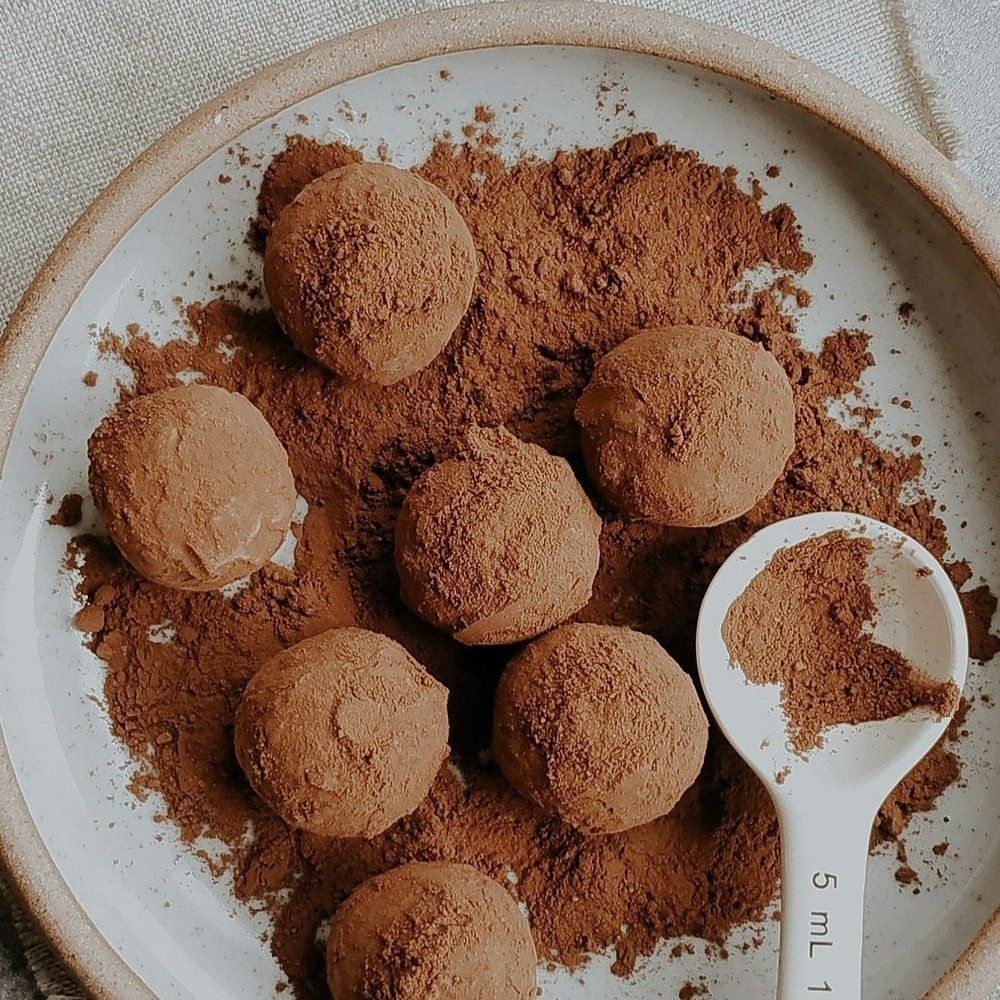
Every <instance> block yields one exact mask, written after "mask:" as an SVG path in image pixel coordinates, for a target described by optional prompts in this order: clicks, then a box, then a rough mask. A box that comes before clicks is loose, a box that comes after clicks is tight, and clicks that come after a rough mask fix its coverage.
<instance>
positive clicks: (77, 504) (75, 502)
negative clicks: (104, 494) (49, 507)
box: [49, 493, 83, 528]
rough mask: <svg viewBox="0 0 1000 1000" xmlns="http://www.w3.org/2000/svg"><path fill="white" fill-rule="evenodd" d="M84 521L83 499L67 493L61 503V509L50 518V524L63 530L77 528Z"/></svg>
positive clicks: (77, 495) (77, 494)
mask: <svg viewBox="0 0 1000 1000" xmlns="http://www.w3.org/2000/svg"><path fill="white" fill-rule="evenodd" d="M82 520H83V497H82V496H80V494H79V493H67V494H66V495H65V496H64V497H63V498H62V500H61V501H60V502H59V509H58V510H57V511H56V512H55V513H54V514H53V515H52V516H51V517H50V518H49V524H55V525H58V526H59V527H62V528H75V527H76V525H78V524H79V523H80V521H82Z"/></svg>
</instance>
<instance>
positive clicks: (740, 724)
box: [697, 513, 968, 1000]
mask: <svg viewBox="0 0 1000 1000" xmlns="http://www.w3.org/2000/svg"><path fill="white" fill-rule="evenodd" d="M831 531H844V532H847V533H848V534H851V535H864V536H865V537H867V538H869V539H871V540H872V542H873V543H874V551H873V553H872V555H871V557H870V559H869V572H871V571H872V569H873V568H874V567H876V566H877V568H878V571H879V577H878V579H879V587H878V592H877V593H875V588H873V593H875V600H876V603H877V605H878V615H877V620H876V622H875V630H874V635H875V638H876V639H877V640H878V641H880V642H882V643H884V644H886V645H888V646H892V647H894V648H896V649H898V650H899V651H900V652H901V653H903V655H904V656H906V657H907V659H909V660H910V662H911V663H913V664H914V665H915V666H917V667H920V668H921V669H923V670H924V671H925V672H926V673H928V674H930V675H931V676H932V677H935V678H939V679H947V678H950V679H951V680H953V681H954V682H955V684H956V686H957V687H958V688H959V689H961V688H962V685H963V683H964V682H965V670H966V666H967V663H968V635H967V632H966V626H965V619H964V616H963V613H962V607H961V604H960V603H959V600H958V595H957V593H956V592H955V588H954V587H953V586H952V583H951V581H950V580H949V579H948V576H947V574H946V573H945V571H944V569H943V567H942V566H941V564H940V563H939V562H938V561H937V560H936V559H935V558H934V557H933V556H932V555H931V554H930V553H929V552H928V551H927V550H926V549H925V548H924V547H923V546H922V545H920V544H918V543H917V542H915V541H914V540H913V539H912V538H910V537H909V536H908V535H905V534H903V532H901V531H897V530H896V529H895V528H891V527H889V525H887V524H882V523H881V522H879V521H874V520H871V519H870V518H866V517H861V516H860V515H857V514H844V513H822V514H807V515H805V516H803V517H795V518H791V519H790V520H787V521H780V522H778V523H776V524H772V525H770V526H769V527H767V528H764V529H763V530H762V531H759V532H758V533H757V534H756V535H754V536H753V537H752V538H751V539H750V540H749V541H747V542H746V543H745V544H743V545H741V546H740V547H739V548H738V549H736V551H735V552H733V553H732V555H730V557H729V558H728V559H727V560H726V562H725V563H724V564H723V566H722V567H721V569H720V570H719V572H718V573H717V574H716V576H715V579H714V580H713V581H712V584H711V586H710V587H709V588H708V592H707V594H706V595H705V600H704V602H703V604H702V607H701V613H700V616H699V619H698V635H697V649H698V672H699V674H700V676H701V682H702V687H703V689H704V692H705V697H706V698H707V700H708V703H709V705H710V707H711V709H712V712H713V713H714V715H715V718H716V720H717V721H718V723H719V726H720V727H721V729H722V731H723V732H724V733H725V735H726V737H727V738H728V739H729V742H730V743H732V745H733V746H734V747H735V748H736V750H737V751H738V752H739V753H740V754H741V756H742V757H743V759H744V760H746V762H747V763H748V764H749V765H750V766H751V767H752V768H753V770H754V771H755V772H756V774H757V776H758V777H759V778H760V779H761V781H763V782H764V784H765V786H766V787H767V789H768V790H769V792H770V794H771V798H772V799H773V800H774V804H775V807H776V809H777V812H778V818H779V822H780V827H781V852H782V867H781V893H782V902H781V952H780V956H779V962H778V1000H811V998H816V1000H819V998H824V997H825V998H830V1000H857V998H859V997H860V996H861V945H862V922H863V918H864V888H865V865H866V862H867V859H868V843H869V837H870V834H871V828H872V823H873V822H874V819H875V815H876V813H877V812H878V809H879V806H880V805H881V804H882V802H883V801H884V800H885V798H886V796H888V794H889V793H890V792H891V791H892V790H893V788H895V787H896V785H897V784H898V783H899V781H900V780H901V779H902V778H903V777H904V776H905V775H906V774H907V773H908V772H909V771H910V769H911V768H912V767H913V766H914V765H915V764H916V763H917V762H918V761H919V760H920V759H921V758H922V757H923V756H924V755H925V754H926V753H927V752H928V750H930V749H931V747H932V746H933V745H934V744H935V743H936V742H937V740H938V739H939V738H940V736H941V735H942V733H943V732H944V730H945V728H946V727H947V725H948V719H946V718H941V717H939V716H936V715H932V714H930V713H929V712H909V713H907V714H905V715H901V716H897V717H895V718H892V719H888V720H885V721H883V722H867V723H863V724H860V725H853V726H837V727H834V728H833V729H830V730H827V731H826V733H825V737H824V744H823V746H822V747H820V748H819V749H817V750H813V751H810V752H809V754H808V755H807V756H806V757H804V758H803V757H802V756H800V755H797V754H796V753H795V752H794V751H793V750H792V749H790V748H789V746H788V739H787V731H786V723H785V718H784V713H783V711H782V708H781V705H780V703H779V699H780V688H779V687H778V685H776V684H766V685H754V684H750V683H749V681H748V680H747V679H746V677H745V675H744V674H743V671H742V670H740V669H738V668H734V667H733V666H732V665H731V663H730V655H729V650H728V649H727V648H726V644H725V642H724V641H723V638H722V626H723V622H724V621H725V618H726V613H727V612H728V610H729V607H730V605H731V604H732V603H733V601H734V600H735V599H736V598H737V597H738V596H739V595H740V594H741V593H742V592H743V590H744V589H745V588H746V587H747V585H748V584H749V583H750V581H751V580H752V579H753V578H754V577H755V576H756V575H757V574H758V573H759V572H760V571H761V570H762V569H763V568H764V566H765V565H766V564H767V563H768V562H769V561H770V559H771V557H772V556H773V555H774V554H775V553H776V552H778V551H779V550H780V549H783V548H786V547H788V546H789V545H795V544H796V543H798V542H801V541H804V540H805V539H807V538H812V537H815V536H817V535H825V534H827V533H828V532H831Z"/></svg>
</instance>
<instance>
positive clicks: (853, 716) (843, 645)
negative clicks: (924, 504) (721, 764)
mask: <svg viewBox="0 0 1000 1000" xmlns="http://www.w3.org/2000/svg"><path fill="white" fill-rule="evenodd" d="M874 550H875V545H874V542H873V541H872V540H871V539H870V538H865V537H862V536H853V535H848V534H847V533H846V532H844V531H833V532H830V533H829V534H826V535H821V536H819V537H817V538H809V539H806V540H805V541H803V542H799V543H798V544H797V545H792V546H790V547H788V548H785V549H781V550H780V551H778V552H777V553H775V555H774V557H773V558H772V559H771V560H770V562H769V563H768V564H767V565H766V566H765V567H764V568H763V569H762V570H761V571H760V572H759V573H758V574H757V575H756V576H755V577H754V578H753V579H752V580H751V581H750V584H749V586H748V587H747V588H746V590H744V591H743V593H742V594H740V596H739V597H737V598H736V600H735V601H733V603H732V605H731V606H730V608H729V611H728V612H727V614H726V618H725V621H724V622H723V625H722V635H723V639H724V640H725V643H726V646H727V647H728V649H729V654H730V656H731V657H732V661H733V664H734V665H738V666H739V667H740V668H742V670H743V672H744V673H745V674H746V676H747V679H748V680H750V681H751V682H752V683H754V684H779V685H780V686H781V704H782V707H783V708H784V711H785V715H786V718H787V721H788V736H789V743H790V744H791V746H792V747H793V748H794V749H795V750H797V751H798V752H800V753H805V752H806V751H809V750H813V749H815V748H816V747H819V746H821V745H822V742H823V733H824V732H825V731H826V730H827V729H829V728H831V727H832V726H837V725H841V724H849V725H854V724H857V723H860V722H874V721H877V720H882V719H891V718H892V717H893V716H896V715H902V714H903V713H904V712H909V711H912V710H914V709H927V710H929V711H931V712H934V713H936V714H937V715H940V716H949V715H951V714H952V712H954V711H955V709H956V707H957V706H958V700H959V691H958V689H957V688H956V686H955V684H954V683H953V682H952V681H937V680H934V679H933V678H932V677H930V676H928V675H927V674H926V673H924V672H923V671H921V670H920V669H918V668H917V667H915V666H914V665H913V664H912V663H911V662H910V661H909V660H908V659H907V658H906V657H905V656H904V655H903V654H902V653H901V652H900V651H899V650H898V649H893V648H891V647H890V646H886V645H885V644H884V643H881V642H878V641H877V640H876V639H875V637H874V635H873V634H872V632H871V626H872V625H873V623H874V621H875V617H876V614H877V611H878V609H877V605H876V601H875V597H874V595H873V594H872V588H871V584H870V582H869V579H868V576H869V570H868V564H869V560H870V558H871V556H872V553H873V552H874Z"/></svg>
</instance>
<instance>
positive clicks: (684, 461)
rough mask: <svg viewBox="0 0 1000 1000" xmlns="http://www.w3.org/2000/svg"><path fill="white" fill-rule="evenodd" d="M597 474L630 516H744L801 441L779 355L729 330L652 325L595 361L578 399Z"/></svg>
mask: <svg viewBox="0 0 1000 1000" xmlns="http://www.w3.org/2000/svg"><path fill="white" fill-rule="evenodd" d="M576 419H577V421H578V422H579V424H580V427H581V436H582V442H583V454H584V459H585V460H586V463H587V468H588V470H589V472H590V475H591V477H592V478H593V480H594V481H595V482H596V484H597V486H598V487H599V488H600V490H601V492H602V493H603V494H604V496H605V497H606V498H607V499H608V500H609V501H610V502H611V503H613V504H614V505H615V507H617V508H618V510H619V511H621V513H622V514H624V515H625V516H626V517H631V518H640V519H644V520H648V521H654V522H657V523H659V524H673V525H684V526H688V527H709V526H711V525H715V524H720V523H722V522H723V521H729V520H731V519H732V518H734V517H738V516H739V515H740V514H744V513H746V511H748V510H749V509H750V508H751V507H752V506H753V505H754V504H755V503H757V501H758V500H760V499H761V498H762V497H764V496H765V495H766V494H767V493H768V491H769V490H770V489H771V487H772V486H774V483H775V480H776V479H777V478H778V477H779V476H780V475H781V473H782V471H783V470H784V467H785V462H786V461H787V460H788V456H789V455H790V454H791V453H792V449H793V448H794V446H795V406H794V403H793V401H792V390H791V386H790V385H789V383H788V379H787V377H786V376H785V373H784V371H783V370H782V368H781V365H779V364H778V362H777V360H776V359H775V357H774V355H773V354H771V353H769V352H768V351H766V350H764V348H763V347H761V346H760V345H759V344H756V343H754V342H753V341H751V340H747V339H746V338H745V337H739V336H737V335H735V334H732V333H726V332H725V331H724V330H713V329H711V328H708V327H699V326H679V327H669V328H667V329H664V330H647V331H645V332H643V333H639V334H636V335H635V336H634V337H631V338H630V339H628V340H626V341H625V342H624V343H622V344H619V346H618V347H616V348H615V349H614V350H613V351H611V352H610V353H608V354H606V355H605V356H604V357H603V358H602V359H601V360H600V361H599V362H598V363H597V366H596V368H595V369H594V374H593V377H592V378H591V380H590V383H589V385H588V386H587V388H586V389H585V390H584V392H583V395H582V396H581V397H580V399H579V402H578V403H577V406H576Z"/></svg>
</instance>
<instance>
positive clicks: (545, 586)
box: [396, 427, 601, 645]
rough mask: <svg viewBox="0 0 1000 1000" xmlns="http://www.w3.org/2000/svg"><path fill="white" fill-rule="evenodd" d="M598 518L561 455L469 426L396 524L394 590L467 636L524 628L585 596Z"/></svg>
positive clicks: (527, 632)
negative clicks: (399, 588) (398, 587)
mask: <svg viewBox="0 0 1000 1000" xmlns="http://www.w3.org/2000/svg"><path fill="white" fill-rule="evenodd" d="M600 532H601V520H600V518H599V517H598V516H597V514H596V513H595V511H594V509H593V507H592V506H591V504H590V501H589V500H588V499H587V496H586V494H585V493H584V492H583V490H582V489H581V487H580V484H579V483H578V482H577V481H576V478H575V477H574V475H573V471H572V470H571V469H570V467H569V463H568V462H566V460H565V459H562V458H557V457H556V456H554V455H550V454H549V453H548V452H547V451H545V450H544V449H543V448H539V447H538V446H537V445H533V444H525V443H524V442H523V441H519V440H518V439H517V438H516V437H514V436H513V435H512V434H509V433H507V431H505V430H502V429H500V430H486V429H484V428H478V427H476V428H473V429H472V430H470V431H469V432H468V434H467V436H466V438H465V440H464V441H463V442H462V443H461V444H460V445H459V446H458V448H457V449H456V452H455V455H454V457H451V458H447V459H445V460H444V461H441V462H438V463H437V464H436V465H433V466H431V468H430V469H428V470H427V471H426V472H425V473H424V474H423V475H422V476H420V478H419V479H417V481H416V482H415V483H414V484H413V487H412V488H411V489H410V492H409V493H408V494H407V496H406V500H405V502H404V503H403V509H402V512H401V513H400V515H399V521H398V522H397V525H396V567H397V569H398V570H399V579H400V583H401V586H402V596H403V600H404V601H405V602H406V603H407V604H408V605H409V606H410V607H411V608H412V609H413V610H414V611H415V612H416V613H417V614H418V615H420V617H421V618H424V619H425V620H426V621H428V622H430V623H431V624H432V625H434V626H436V627H437V628H440V629H443V630H444V631H446V632H449V633H451V634H452V635H454V637H455V638H456V639H458V640H459V642H463V643H467V644H469V645H493V644H497V643H506V642H518V641H519V640H521V639H529V638H531V637H532V636H534V635H538V634H539V633H540V632H544V631H545V630H546V629H549V628H551V627H552V626H553V625H557V624H558V623H559V622H561V621H564V620H565V619H566V618H568V617H569V616H570V615H572V614H573V613H574V612H576V611H578V610H579V609H580V608H582V607H583V605H584V604H586V603H587V601H588V600H589V598H590V593H591V587H592V585H593V582H594V577H595V576H596V575H597V567H598V563H599V561H600V548H599V545H598V538H599V535H600Z"/></svg>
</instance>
